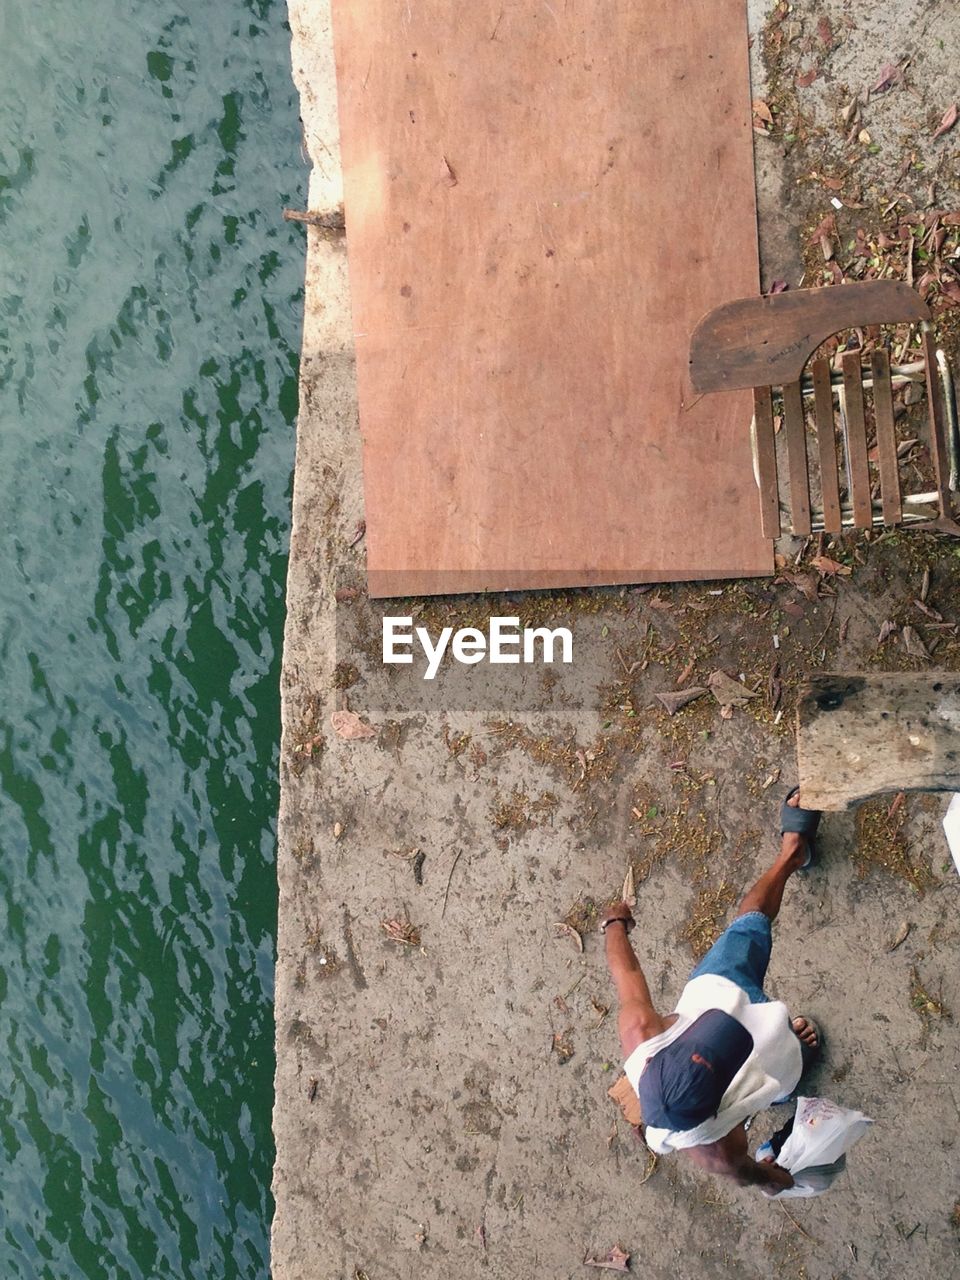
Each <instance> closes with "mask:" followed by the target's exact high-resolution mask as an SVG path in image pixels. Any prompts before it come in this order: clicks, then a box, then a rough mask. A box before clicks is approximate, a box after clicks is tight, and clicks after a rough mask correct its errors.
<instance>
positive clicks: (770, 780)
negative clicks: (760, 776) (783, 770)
mask: <svg viewBox="0 0 960 1280" xmlns="http://www.w3.org/2000/svg"><path fill="white" fill-rule="evenodd" d="M779 781H780V770H779V769H774V771H773V773H768V774H767V776H766V777H765V778H764V780H763V781H762V782H761V783H760V790H761V791H766V790H768V789H769V788H770V787H772V786H773V784H774V783H775V782H779Z"/></svg>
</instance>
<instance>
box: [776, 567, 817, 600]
mask: <svg viewBox="0 0 960 1280" xmlns="http://www.w3.org/2000/svg"><path fill="white" fill-rule="evenodd" d="M782 577H783V579H784V581H786V582H789V583H790V585H791V586H793V587H796V589H797V590H798V591H799V592H800V594H801V595H804V596H806V597H807V599H808V600H809V601H810V603H811V604H816V603H817V601H818V600H819V599H820V590H819V583H818V581H817V579H816V578H815V577H814V576H813V574H812V573H785V574H783V575H782Z"/></svg>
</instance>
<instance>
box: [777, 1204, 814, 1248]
mask: <svg viewBox="0 0 960 1280" xmlns="http://www.w3.org/2000/svg"><path fill="white" fill-rule="evenodd" d="M777 1204H778V1205H779V1206H780V1208H781V1209H782V1210H783V1212H784V1213H785V1214H786V1215H787V1217H788V1218H789V1219H790V1221H791V1222H792V1223H793V1225H794V1226H795V1227H796V1228H797V1230H798V1231H799V1232H800V1234H801V1235H802V1236H806V1237H807V1239H808V1240H812V1241H813V1243H814V1244H816V1243H817V1238H816V1236H812V1235H811V1234H810V1232H809V1231H807V1229H806V1228H805V1227H801V1225H800V1223H799V1222H798V1221H797V1220H796V1218H795V1217H794V1216H793V1214H792V1213H791V1212H790V1210H789V1209H788V1208H787V1206H786V1205H785V1204H784V1203H783V1201H782V1200H778V1201H777Z"/></svg>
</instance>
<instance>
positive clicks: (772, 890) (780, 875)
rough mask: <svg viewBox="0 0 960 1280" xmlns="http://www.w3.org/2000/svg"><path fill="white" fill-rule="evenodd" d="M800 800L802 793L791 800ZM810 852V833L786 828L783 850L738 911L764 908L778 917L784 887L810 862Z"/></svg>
mask: <svg viewBox="0 0 960 1280" xmlns="http://www.w3.org/2000/svg"><path fill="white" fill-rule="evenodd" d="M799 800H800V797H799V796H791V798H790V800H789V801H788V803H789V804H790V805H791V806H793V807H794V808H796V806H797V804H798V803H799ZM807 853H808V849H807V841H806V837H805V836H802V835H800V834H799V833H798V832H795V831H785V832H784V833H783V835H782V836H781V838H780V853H779V854H778V856H777V860H776V862H775V863H774V864H773V866H772V867H771V868H770V870H769V871H765V872H764V873H763V875H762V876H761V877H760V879H759V880H758V881H757V883H756V884H755V885H754V886H753V888H752V889H750V890H748V891H747V893H746V895H745V897H744V899H743V901H742V902H741V903H740V909H739V911H738V912H737V914H738V915H741V916H742V915H746V913H747V912H748V911H762V912H763V914H764V915H765V916H769V917H770V919H771V920H775V919H776V918H777V913H778V912H779V910H780V903H781V902H782V901H783V890H784V887H785V886H786V883H787V881H788V880H789V879H790V877H791V876H792V875H793V873H794V872H795V871H799V870H800V868H801V867H802V866H803V864H804V863H805V862H806V860H807Z"/></svg>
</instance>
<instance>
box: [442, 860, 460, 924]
mask: <svg viewBox="0 0 960 1280" xmlns="http://www.w3.org/2000/svg"><path fill="white" fill-rule="evenodd" d="M461 853H463V849H462V848H460V849H458V850H457V853H456V857H455V858H454V859H453V862H452V863H451V864H450V874H449V875H448V876H447V887H446V889H444V891H443V908H442V910H441V911H440V919H441V920H442V919H443V917H444V914H445V913H446V910H447V898H448V897H449V896H450V881H451V880H452V879H453V873H454V872H455V871H456V869H457V863H458V862H459V861H460V855H461Z"/></svg>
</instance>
